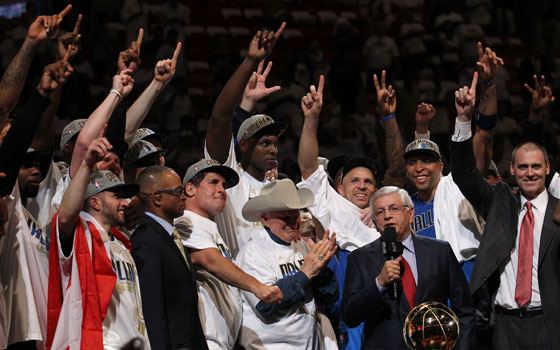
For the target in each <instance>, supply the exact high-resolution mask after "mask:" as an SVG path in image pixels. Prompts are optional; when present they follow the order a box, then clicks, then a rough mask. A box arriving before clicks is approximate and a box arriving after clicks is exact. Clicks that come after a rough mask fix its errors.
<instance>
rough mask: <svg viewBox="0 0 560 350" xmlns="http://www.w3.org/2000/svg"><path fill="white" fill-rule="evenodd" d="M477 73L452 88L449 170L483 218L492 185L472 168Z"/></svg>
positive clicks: (489, 200) (485, 213) (474, 163)
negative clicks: (465, 83) (453, 113)
mask: <svg viewBox="0 0 560 350" xmlns="http://www.w3.org/2000/svg"><path fill="white" fill-rule="evenodd" d="M477 80H478V73H477V72H474V75H473V80H472V83H471V86H470V88H469V87H467V86H465V87H462V88H460V89H459V90H457V91H455V109H456V110H457V118H456V119H455V132H454V133H453V135H452V136H451V172H452V173H453V181H454V182H455V183H456V184H457V186H459V189H460V190H461V192H462V193H463V195H464V196H465V197H466V198H467V200H468V201H469V202H470V203H471V204H472V205H473V207H474V208H475V209H476V211H477V212H478V213H479V214H480V215H481V216H482V217H483V218H484V219H486V217H487V215H488V208H489V205H490V203H491V201H492V188H491V186H490V185H489V184H488V183H487V182H486V181H485V180H484V177H483V175H482V174H481V173H480V172H479V171H478V170H477V168H476V160H475V157H474V152H473V147H472V131H471V121H472V118H473V113H474V105H475V98H476V84H477Z"/></svg>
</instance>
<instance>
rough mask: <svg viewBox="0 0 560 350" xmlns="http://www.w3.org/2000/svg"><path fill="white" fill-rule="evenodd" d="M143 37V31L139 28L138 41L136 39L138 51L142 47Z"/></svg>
mask: <svg viewBox="0 0 560 350" xmlns="http://www.w3.org/2000/svg"><path fill="white" fill-rule="evenodd" d="M143 37H144V29H142V28H140V30H138V39H136V45H138V50H140V46H142V38H143Z"/></svg>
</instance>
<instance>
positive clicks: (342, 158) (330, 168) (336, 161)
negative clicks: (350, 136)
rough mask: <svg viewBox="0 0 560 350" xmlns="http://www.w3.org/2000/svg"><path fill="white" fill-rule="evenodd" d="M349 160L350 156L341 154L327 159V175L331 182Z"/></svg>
mask: <svg viewBox="0 0 560 350" xmlns="http://www.w3.org/2000/svg"><path fill="white" fill-rule="evenodd" d="M350 159H352V156H350V155H348V154H341V155H339V156H336V157H334V158H332V159H329V163H328V164H327V173H328V174H329V176H330V178H331V179H332V180H333V181H334V180H335V179H336V174H338V171H339V170H340V169H342V168H343V167H344V164H346V162H348V161H349V160H350Z"/></svg>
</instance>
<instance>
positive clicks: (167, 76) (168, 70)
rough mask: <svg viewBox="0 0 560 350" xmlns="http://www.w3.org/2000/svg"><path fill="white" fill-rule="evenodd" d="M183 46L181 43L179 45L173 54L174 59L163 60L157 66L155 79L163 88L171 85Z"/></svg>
mask: <svg viewBox="0 0 560 350" xmlns="http://www.w3.org/2000/svg"><path fill="white" fill-rule="evenodd" d="M182 45H183V44H181V43H177V47H176V48H175V52H174V53H173V58H171V59H167V60H161V61H159V62H158V63H157V64H156V68H155V69H154V79H155V80H156V81H159V82H161V83H162V84H163V86H167V84H169V82H170V81H171V79H173V76H174V75H175V69H176V68H177V60H178V58H179V54H180V53H181V47H182Z"/></svg>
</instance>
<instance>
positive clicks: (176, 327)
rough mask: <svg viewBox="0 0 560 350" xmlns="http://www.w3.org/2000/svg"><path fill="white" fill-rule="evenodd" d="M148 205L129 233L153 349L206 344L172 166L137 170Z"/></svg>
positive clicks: (181, 194)
mask: <svg viewBox="0 0 560 350" xmlns="http://www.w3.org/2000/svg"><path fill="white" fill-rule="evenodd" d="M137 183H138V184H139V185H140V192H139V193H138V198H139V199H140V200H141V201H142V204H143V206H144V208H145V210H146V212H145V215H144V217H143V218H142V219H141V221H140V223H139V225H138V227H137V228H136V230H135V231H134V234H133V235H132V237H131V242H132V257H133V258H134V261H135V263H136V267H137V269H138V275H139V277H140V291H141V294H142V305H143V311H144V317H145V320H146V327H147V330H148V337H149V339H150V344H151V347H152V349H179V348H187V349H202V350H204V349H208V347H207V346H206V340H205V338H204V334H203V332H202V325H201V323H200V318H199V316H198V296H197V291H196V284H195V279H194V276H195V271H194V266H193V265H192V262H191V259H190V257H189V254H188V252H187V251H186V250H185V249H184V247H183V245H182V244H181V239H180V236H179V233H178V231H177V229H175V227H174V226H173V220H174V219H175V218H177V217H179V216H181V215H182V214H183V211H184V210H185V204H186V199H187V197H186V196H185V192H184V189H183V186H182V184H181V179H180V178H179V175H177V174H176V173H175V172H174V171H173V170H172V169H170V168H167V167H163V166H150V167H147V168H146V169H144V170H143V171H142V172H141V173H140V175H139V176H138V179H137Z"/></svg>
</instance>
